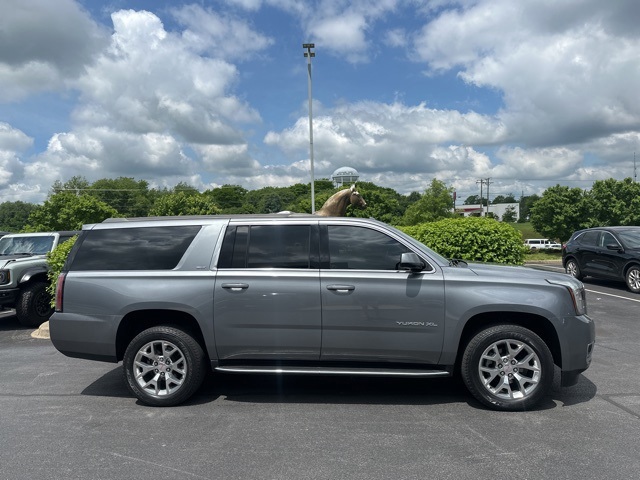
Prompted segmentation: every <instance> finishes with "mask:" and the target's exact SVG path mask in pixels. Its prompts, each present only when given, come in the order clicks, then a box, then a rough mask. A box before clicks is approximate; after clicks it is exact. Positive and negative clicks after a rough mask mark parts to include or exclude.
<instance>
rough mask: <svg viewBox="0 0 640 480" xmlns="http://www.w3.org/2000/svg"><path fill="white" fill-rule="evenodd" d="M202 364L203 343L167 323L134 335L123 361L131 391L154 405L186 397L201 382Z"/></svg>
mask: <svg viewBox="0 0 640 480" xmlns="http://www.w3.org/2000/svg"><path fill="white" fill-rule="evenodd" d="M205 366H206V358H205V354H204V351H203V349H202V346H201V345H200V344H199V343H198V342H197V341H196V340H195V339H194V338H193V337H192V336H191V335H189V334H188V333H186V332H184V331H182V330H180V329H178V328H174V327H169V326H159V327H152V328H149V329H147V330H145V331H143V332H142V333H140V334H139V335H138V336H136V337H135V338H134V339H133V340H132V341H131V343H129V345H128V346H127V350H126V351H125V354H124V360H123V365H122V367H123V370H124V376H125V379H126V381H127V386H128V387H129V390H130V391H131V393H133V395H135V396H136V397H137V398H138V399H139V400H140V401H141V402H142V403H144V404H146V405H150V406H154V407H170V406H173V405H178V404H180V403H182V402H184V401H186V400H187V399H189V398H190V397H191V396H192V395H193V394H194V393H195V392H196V391H197V390H198V389H199V388H200V386H201V385H202V382H203V380H204V377H205V371H206V369H205ZM156 367H157V368H156Z"/></svg>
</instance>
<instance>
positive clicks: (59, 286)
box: [56, 272, 67, 312]
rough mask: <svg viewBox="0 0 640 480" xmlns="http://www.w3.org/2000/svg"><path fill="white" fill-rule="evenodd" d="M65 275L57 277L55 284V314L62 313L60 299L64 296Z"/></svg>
mask: <svg viewBox="0 0 640 480" xmlns="http://www.w3.org/2000/svg"><path fill="white" fill-rule="evenodd" d="M66 277H67V274H66V273H64V272H62V273H61V274H60V275H58V281H57V282H56V312H61V311H62V297H63V294H64V280H65V278H66Z"/></svg>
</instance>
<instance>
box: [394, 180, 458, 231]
mask: <svg viewBox="0 0 640 480" xmlns="http://www.w3.org/2000/svg"><path fill="white" fill-rule="evenodd" d="M452 207H453V188H451V187H447V186H446V185H445V184H444V182H441V181H440V180H438V179H436V178H434V179H433V180H432V181H431V185H430V186H429V188H427V189H426V190H425V192H424V194H423V195H422V197H420V200H418V201H417V202H415V203H414V204H412V205H410V206H409V207H408V208H407V210H406V212H405V214H404V216H403V218H402V220H401V223H402V224H403V225H417V224H419V223H424V222H434V221H436V220H440V219H443V218H449V217H452V216H453V213H452V211H451V210H452Z"/></svg>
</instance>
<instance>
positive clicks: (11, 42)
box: [0, 0, 640, 202]
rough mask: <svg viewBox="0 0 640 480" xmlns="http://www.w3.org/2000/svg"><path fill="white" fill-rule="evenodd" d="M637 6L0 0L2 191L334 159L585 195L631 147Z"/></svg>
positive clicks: (386, 0)
mask: <svg viewBox="0 0 640 480" xmlns="http://www.w3.org/2000/svg"><path fill="white" fill-rule="evenodd" d="M638 19H640V3H638V2H637V1H636V0H616V1H612V2H602V1H600V0H563V1H562V2H559V1H552V0H535V1H534V0H521V1H518V2H513V1H512V0H452V1H448V0H432V1H418V0H359V1H358V0H351V1H343V0H312V1H306V2H300V1H294V0H227V1H216V0H199V1H193V2H182V1H178V0H148V1H130V0H129V1H126V0H112V1H105V2H98V1H95V0H56V1H55V2H52V1H50V0H4V1H3V2H1V3H0V85H1V86H2V88H0V202H2V201H15V200H23V201H29V202H41V201H43V200H44V199H45V198H46V195H47V193H48V192H49V189H50V187H51V185H52V183H53V182H55V181H63V182H64V181H66V180H68V179H69V178H71V177H72V176H74V175H82V176H84V177H86V178H87V179H88V180H90V181H94V180H97V179H100V178H115V177H119V176H127V177H133V178H135V179H137V180H147V181H148V182H149V183H150V185H151V186H154V187H164V186H166V187H172V186H174V185H175V184H177V183H178V182H187V183H189V184H192V185H194V186H196V187H198V188H199V189H201V190H206V189H208V188H214V187H216V186H220V185H223V184H228V183H230V184H240V185H242V186H244V187H245V188H249V189H252V188H260V187H263V186H267V185H275V186H286V185H291V184H293V183H297V182H308V181H309V179H310V176H309V136H308V113H307V68H306V59H305V58H304V57H303V49H302V44H303V43H306V42H312V43H315V45H316V48H315V53H316V57H315V58H314V59H313V67H312V68H313V98H314V157H315V173H316V178H327V177H329V176H330V175H331V173H332V172H333V171H334V170H335V169H337V168H339V167H342V166H351V167H354V168H356V169H357V170H358V172H359V173H360V175H361V179H362V180H367V181H372V182H374V183H376V184H378V185H383V186H387V187H390V188H394V189H396V190H397V191H399V192H401V193H409V192H411V191H423V190H424V189H425V188H426V187H427V186H428V184H429V183H430V182H431V180H432V179H433V178H438V179H439V180H442V181H443V182H445V183H446V184H447V185H449V186H451V187H453V188H455V189H456V190H457V192H458V198H460V199H464V198H466V197H467V196H468V195H473V194H478V193H479V187H478V184H477V180H478V179H480V178H483V179H486V178H491V182H492V184H491V192H492V196H494V195H498V194H508V193H514V194H515V195H516V196H519V195H520V194H523V193H524V194H525V195H528V194H532V193H541V192H542V191H543V190H544V189H545V188H547V187H548V186H551V185H555V184H558V183H559V184H563V185H569V186H572V187H576V186H577V187H581V188H589V187H590V186H591V184H592V183H593V181H594V180H598V179H604V178H609V177H614V178H617V179H622V178H625V177H629V176H632V175H633V153H634V152H637V154H638V153H640V96H638V95H637V93H636V92H637V85H639V84H640V62H638V52H639V51H640V33H639V31H638V29H637V24H636V23H637V20H638Z"/></svg>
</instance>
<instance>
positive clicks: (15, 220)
mask: <svg viewBox="0 0 640 480" xmlns="http://www.w3.org/2000/svg"><path fill="white" fill-rule="evenodd" d="M35 208H36V205H34V204H33V203H26V202H21V201H17V202H4V203H0V230H1V231H3V232H20V231H22V229H23V228H24V226H25V225H26V224H27V220H28V218H29V215H31V213H32V212H33V210H35Z"/></svg>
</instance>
